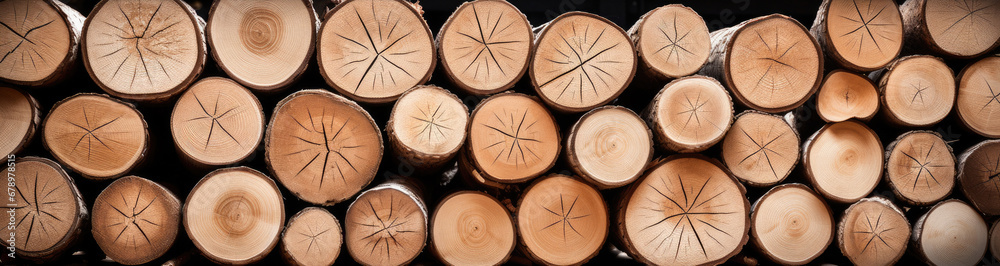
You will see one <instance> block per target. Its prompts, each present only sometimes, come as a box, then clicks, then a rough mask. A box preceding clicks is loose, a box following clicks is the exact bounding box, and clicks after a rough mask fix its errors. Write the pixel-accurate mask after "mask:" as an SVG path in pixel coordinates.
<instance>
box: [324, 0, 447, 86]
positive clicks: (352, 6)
mask: <svg viewBox="0 0 1000 266" xmlns="http://www.w3.org/2000/svg"><path fill="white" fill-rule="evenodd" d="M325 17H326V18H325V19H324V20H323V21H324V23H323V25H322V26H321V27H320V29H319V39H318V42H317V47H316V61H317V62H318V63H319V72H320V74H322V75H323V78H324V79H326V83H327V84H329V85H330V87H333V88H334V89H336V90H337V91H338V92H340V93H342V94H344V95H347V96H348V97H350V98H351V99H354V100H356V101H360V102H365V103H375V104H379V103H388V102H392V101H395V100H396V99H397V98H399V96H400V95H401V94H403V92H405V91H406V90H408V89H410V88H412V87H413V86H416V85H420V84H424V83H425V82H427V80H429V79H430V77H431V72H433V70H434V65H435V64H436V62H437V53H436V50H435V48H434V39H433V36H431V30H430V28H428V27H427V22H426V21H424V18H423V11H421V9H420V6H419V5H418V4H415V3H411V2H408V1H403V0H354V1H344V2H343V3H340V4H338V5H337V6H336V7H334V8H333V9H332V10H330V11H328V12H327V14H326V16H325Z"/></svg>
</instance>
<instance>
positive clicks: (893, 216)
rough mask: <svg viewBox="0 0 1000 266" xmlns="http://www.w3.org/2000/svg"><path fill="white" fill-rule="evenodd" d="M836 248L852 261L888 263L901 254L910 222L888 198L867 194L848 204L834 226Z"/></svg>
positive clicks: (867, 263)
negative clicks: (859, 199)
mask: <svg viewBox="0 0 1000 266" xmlns="http://www.w3.org/2000/svg"><path fill="white" fill-rule="evenodd" d="M838 230H840V231H839V232H838V237H839V238H838V241H839V243H840V251H841V253H843V254H844V256H847V258H848V259H850V260H851V262H853V263H854V264H856V265H892V264H895V263H896V261H898V260H899V258H900V257H902V256H903V253H904V251H906V247H907V243H908V242H909V238H910V223H909V222H908V221H907V220H906V217H905V216H903V213H902V212H901V211H900V210H899V209H898V208H896V206H895V205H892V203H891V202H889V201H888V200H885V199H881V198H867V199H862V200H861V201H858V203H855V204H853V205H851V207H849V208H848V209H847V211H846V214H845V215H844V217H843V218H841V221H840V225H839V227H838Z"/></svg>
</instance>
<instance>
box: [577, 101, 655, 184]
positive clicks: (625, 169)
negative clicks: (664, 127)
mask: <svg viewBox="0 0 1000 266" xmlns="http://www.w3.org/2000/svg"><path fill="white" fill-rule="evenodd" d="M566 158H567V161H568V162H569V164H570V166H571V167H572V169H573V172H575V173H576V174H577V175H579V176H580V177H583V178H585V179H586V180H587V181H588V182H590V183H591V184H593V185H594V186H597V187H598V188H600V189H610V188H616V187H621V186H624V185H628V184H629V183H632V181H635V179H636V178H639V175H641V174H642V172H643V170H645V169H646V165H647V164H649V161H650V160H652V159H653V135H652V133H651V132H650V131H649V128H648V127H646V124H645V122H643V121H642V118H639V116H638V115H636V114H635V112H632V110H629V109H628V108H625V107H621V106H604V107H598V108H596V109H594V110H591V111H590V112H587V113H586V114H584V115H583V116H582V117H580V120H577V121H576V124H573V127H572V128H571V129H570V132H569V134H568V135H567V136H566Z"/></svg>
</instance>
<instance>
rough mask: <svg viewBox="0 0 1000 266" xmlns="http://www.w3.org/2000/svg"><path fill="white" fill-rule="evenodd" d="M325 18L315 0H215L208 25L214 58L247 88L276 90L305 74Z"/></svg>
mask: <svg viewBox="0 0 1000 266" xmlns="http://www.w3.org/2000/svg"><path fill="white" fill-rule="evenodd" d="M317 28H319V20H318V19H317V15H316V12H315V11H314V10H313V4H312V0H282V1H235V0H224V1H215V3H213V4H212V9H211V10H210V11H209V14H208V25H207V27H206V31H207V36H208V38H207V39H208V44H209V46H211V48H212V49H211V51H212V58H214V59H215V61H216V62H217V63H218V64H219V68H221V69H222V70H223V71H225V72H226V74H227V75H228V76H230V77H232V78H233V79H234V80H236V81H238V82H239V83H240V84H243V85H245V86H247V87H250V88H252V89H255V90H258V91H264V92H270V91H276V90H280V89H282V88H286V87H288V85H291V84H292V83H293V82H295V81H296V80H298V79H299V77H301V76H302V73H305V70H306V67H307V66H308V65H309V61H310V60H311V59H312V54H313V51H315V45H316V30H317Z"/></svg>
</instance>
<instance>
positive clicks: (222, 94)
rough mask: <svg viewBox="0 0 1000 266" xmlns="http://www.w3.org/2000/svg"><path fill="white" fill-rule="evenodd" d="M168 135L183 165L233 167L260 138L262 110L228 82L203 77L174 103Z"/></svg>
mask: <svg viewBox="0 0 1000 266" xmlns="http://www.w3.org/2000/svg"><path fill="white" fill-rule="evenodd" d="M170 133H171V136H172V137H173V139H174V147H176V148H177V150H178V152H177V153H178V154H179V155H180V156H181V158H183V159H184V160H185V161H186V162H190V163H192V164H194V165H196V166H199V167H202V168H208V167H217V166H224V165H233V164H237V163H239V162H241V161H244V160H246V159H247V158H249V157H250V155H253V153H254V151H256V150H257V147H258V146H259V145H260V141H261V139H262V138H263V137H264V111H263V107H262V106H261V105H260V102H259V101H257V97H256V96H254V95H253V94H252V93H250V91H248V90H247V89H246V88H243V86H240V84H238V83H236V82H235V81H233V80H231V79H227V78H220V77H209V78H204V79H202V80H200V81H198V82H197V83H195V84H194V85H191V88H190V89H188V90H187V91H186V92H185V93H184V94H183V95H181V97H180V98H179V99H178V100H177V103H175V104H174V110H173V113H171V115H170Z"/></svg>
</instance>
